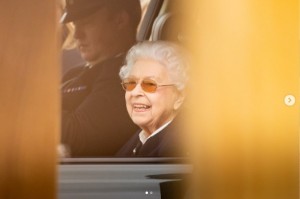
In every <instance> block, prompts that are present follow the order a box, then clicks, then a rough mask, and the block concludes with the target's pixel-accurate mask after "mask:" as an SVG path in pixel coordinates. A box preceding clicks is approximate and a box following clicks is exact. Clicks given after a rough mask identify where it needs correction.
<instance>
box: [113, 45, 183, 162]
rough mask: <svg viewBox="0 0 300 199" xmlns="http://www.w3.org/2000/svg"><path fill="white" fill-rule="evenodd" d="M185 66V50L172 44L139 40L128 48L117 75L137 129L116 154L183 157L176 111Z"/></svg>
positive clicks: (179, 100) (180, 102)
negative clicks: (123, 64) (138, 128)
mask: <svg viewBox="0 0 300 199" xmlns="http://www.w3.org/2000/svg"><path fill="white" fill-rule="evenodd" d="M187 66H188V61H187V59H186V56H185V53H184V52H183V50H182V49H181V48H180V47H179V46H177V45H175V44H173V43H169V42H163V41H157V42H143V43H139V44H137V45H135V46H134V47H132V48H131V50H130V51H129V52H128V55H127V57H126V65H125V66H123V67H122V68H121V70H120V77H121V79H122V86H123V88H124V90H125V91H126V94H125V100H126V107H127V111H128V113H129V115H130V117H131V119H132V120H133V122H134V123H135V124H136V125H138V126H139V127H140V128H141V130H139V131H138V132H137V133H136V134H135V135H134V136H133V137H132V138H131V139H130V140H129V141H128V142H127V143H126V144H125V145H124V146H123V147H122V148H121V149H120V150H119V152H118V153H117V156H120V157H128V156H129V157H130V156H141V157H181V156H186V153H187V151H185V150H184V149H183V143H182V141H183V139H182V137H183V132H181V131H182V130H181V128H179V126H180V125H179V123H181V121H180V120H181V119H178V118H177V114H178V112H179V110H180V109H181V107H182V104H183V101H184V98H185V94H184V93H185V92H184V90H185V87H186V83H187V79H188V77H187V72H186V69H187ZM175 117H176V120H175V119H174V118H175Z"/></svg>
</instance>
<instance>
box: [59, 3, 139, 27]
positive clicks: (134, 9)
mask: <svg viewBox="0 0 300 199" xmlns="http://www.w3.org/2000/svg"><path fill="white" fill-rule="evenodd" d="M108 4H115V5H118V7H123V8H124V9H125V10H126V11H128V13H129V15H130V17H131V18H132V20H133V21H137V23H138V22H139V20H140V17H141V5H140V1H139V0H66V7H65V10H64V13H63V15H62V17H61V19H60V21H61V22H62V23H68V22H71V21H75V20H78V19H81V18H84V17H87V16H88V15H91V14H93V13H95V12H96V11H97V10H99V9H100V8H101V7H103V6H104V5H108ZM134 23H135V22H134Z"/></svg>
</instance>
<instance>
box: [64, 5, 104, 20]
mask: <svg viewBox="0 0 300 199" xmlns="http://www.w3.org/2000/svg"><path fill="white" fill-rule="evenodd" d="M103 5H104V4H103V3H102V4H98V5H94V6H92V7H91V6H90V7H86V8H81V9H70V10H66V11H65V12H64V13H63V15H62V16H61V18H60V23H69V22H72V21H76V20H78V19H82V18H84V17H87V16H89V15H91V14H93V13H95V12H96V11H98V10H99V9H100V8H101V7H102V6H103Z"/></svg>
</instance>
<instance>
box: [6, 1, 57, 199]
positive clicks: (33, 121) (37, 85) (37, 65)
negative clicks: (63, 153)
mask: <svg viewBox="0 0 300 199" xmlns="http://www.w3.org/2000/svg"><path fill="white" fill-rule="evenodd" d="M56 3H57V2H56V1H40V0H28V1H20V0H9V1H1V2H0V43H1V48H0V123H1V125H0V198H2V199H21V198H22V199H27V198H28V199H29V198H30V199H33V198H43V199H50V198H51V199H54V198H56V180H57V178H56V163H57V153H56V144H57V141H58V135H59V134H58V133H59V121H60V118H59V67H58V66H59V64H58V63H59V62H58V61H59V60H58V38H57V35H58V34H57V33H58V32H57V21H58V19H57V11H56V9H57V5H56Z"/></svg>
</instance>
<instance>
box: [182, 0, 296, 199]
mask: <svg viewBox="0 0 300 199" xmlns="http://www.w3.org/2000/svg"><path fill="white" fill-rule="evenodd" d="M190 2H193V3H191V4H190V5H192V6H191V7H187V8H186V9H187V10H188V11H189V12H188V13H189V19H188V21H187V25H186V27H190V29H189V33H190V35H192V36H191V37H189V38H187V39H188V40H189V41H190V43H191V48H192V49H193V53H194V55H195V57H196V58H197V60H196V64H195V65H194V67H193V69H192V75H193V77H192V88H191V92H190V94H189V95H190V98H191V99H192V100H193V101H192V104H191V106H192V107H193V109H192V111H190V113H189V115H190V118H189V120H188V121H189V126H190V129H189V130H190V131H192V132H193V133H194V138H195V139H193V140H194V141H195V143H194V147H195V148H194V152H196V154H194V157H195V162H196V163H197V166H196V168H197V169H198V170H199V175H198V177H197V186H198V189H199V192H200V196H201V198H220V199H227V198H228V199H233V198H243V199H253V198H255V199H285V198H289V199H297V198H299V195H298V191H299V180H298V178H299V163H298V162H299V160H298V159H299V101H300V96H299V74H300V73H299V2H298V1H297V0H290V1H281V0H264V1H261V0H251V1H249V0H246V1H245V0H242V1H241V0H230V1H221V0H200V1H198V0H191V1H190ZM287 95H293V96H295V97H296V103H295V104H294V105H292V106H287V105H286V104H285V101H284V99H285V96H287Z"/></svg>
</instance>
